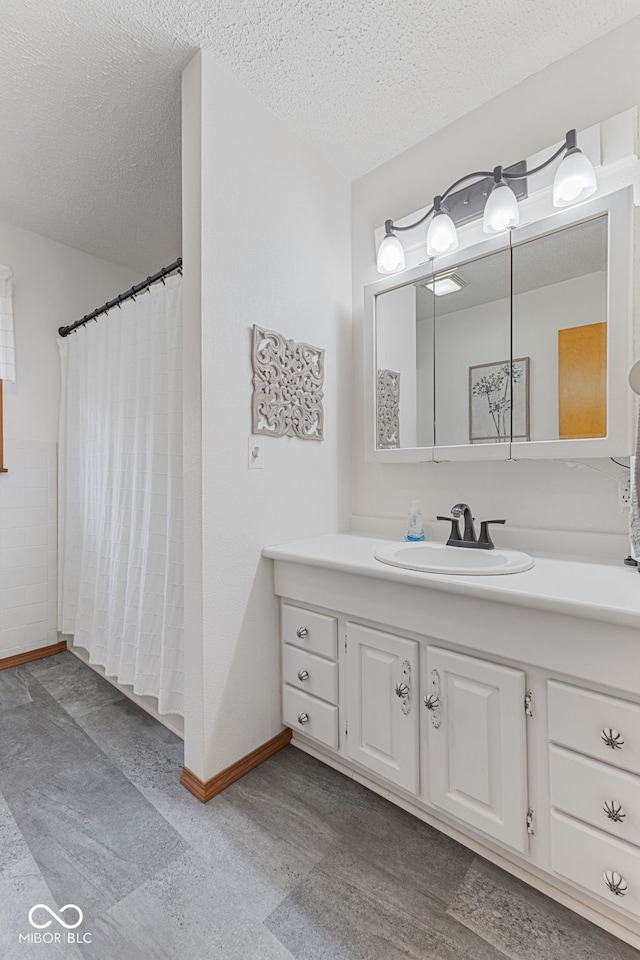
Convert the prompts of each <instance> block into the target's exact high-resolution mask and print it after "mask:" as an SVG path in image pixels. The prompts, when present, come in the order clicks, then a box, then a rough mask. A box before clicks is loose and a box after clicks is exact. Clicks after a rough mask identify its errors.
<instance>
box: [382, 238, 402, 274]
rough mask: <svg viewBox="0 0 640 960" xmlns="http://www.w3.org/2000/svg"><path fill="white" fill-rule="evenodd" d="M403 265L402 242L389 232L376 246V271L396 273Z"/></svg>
mask: <svg viewBox="0 0 640 960" xmlns="http://www.w3.org/2000/svg"><path fill="white" fill-rule="evenodd" d="M404 267H405V259H404V250H403V248H402V244H401V243H400V241H399V240H398V238H397V237H396V236H395V235H394V234H392V233H389V234H387V236H386V237H385V238H384V240H383V241H382V243H381V244H380V246H379V247H378V273H397V272H398V271H399V270H404Z"/></svg>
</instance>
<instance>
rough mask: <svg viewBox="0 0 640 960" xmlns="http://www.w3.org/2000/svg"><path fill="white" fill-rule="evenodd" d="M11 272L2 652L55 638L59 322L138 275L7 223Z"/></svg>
mask: <svg viewBox="0 0 640 960" xmlns="http://www.w3.org/2000/svg"><path fill="white" fill-rule="evenodd" d="M0 263H2V264H5V265H6V266H9V267H11V268H12V270H13V278H12V282H13V314H14V328H15V339H16V361H17V373H16V382H15V383H9V382H5V383H4V384H3V396H4V437H5V444H4V465H5V467H6V468H7V470H8V473H4V474H0V659H3V658H6V657H11V656H15V655H16V654H19V653H24V652H26V651H28V650H34V649H37V648H38V647H42V646H48V645H49V644H51V643H55V642H56V640H57V629H56V624H57V535H58V534H57V487H56V479H57V438H58V408H59V402H60V360H59V356H58V347H57V344H56V339H57V336H58V327H60V326H63V325H65V324H68V323H73V321H74V320H78V319H79V318H80V317H81V316H83V315H84V314H85V313H88V312H89V311H90V310H93V309H94V308H95V307H96V306H98V305H99V304H101V303H104V302H105V301H106V300H109V299H111V298H112V297H114V296H117V294H118V293H121V292H122V291H123V290H126V289H127V287H130V286H132V284H134V283H137V282H138V281H139V279H140V277H139V275H138V274H136V273H133V272H132V271H130V270H127V269H125V268H124V267H120V266H117V265H116V264H112V263H107V262H106V261H105V260H99V259H98V258H96V257H91V256H88V255H87V254H85V253H81V252H80V251H79V250H74V249H72V248H71V247H66V246H64V245H63V244H61V243H55V242H54V241H52V240H47V239H46V238H45V237H41V236H38V235H37V234H34V233H30V232H28V231H26V230H21V229H20V228H18V227H14V226H12V225H11V224H8V223H4V222H2V221H0Z"/></svg>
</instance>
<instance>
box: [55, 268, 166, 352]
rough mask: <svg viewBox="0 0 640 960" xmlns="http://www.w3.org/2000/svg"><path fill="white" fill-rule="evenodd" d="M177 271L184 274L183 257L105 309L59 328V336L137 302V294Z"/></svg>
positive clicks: (98, 308)
mask: <svg viewBox="0 0 640 960" xmlns="http://www.w3.org/2000/svg"><path fill="white" fill-rule="evenodd" d="M176 270H177V271H178V272H179V273H182V257H178V259H177V260H174V261H173V263H170V264H169V266H168V267H163V268H162V270H158V272H157V273H154V274H153V275H152V276H151V277H147V279H146V280H143V281H142V282H141V283H136V285H135V286H133V287H131V289H130V290H127V292H126V293H121V294H120V295H119V296H117V297H116V298H115V299H114V300H109V301H108V303H105V305H104V306H103V307H97V309H96V310H93V311H92V312H91V313H87V314H86V316H84V317H83V318H82V320H76V322H75V323H71V324H69V326H68V327H58V333H59V335H60V336H61V337H68V336H69V334H70V333H73V332H74V331H75V330H77V329H78V328H79V327H83V326H84V325H85V324H86V323H89V321H90V320H96V319H97V318H98V317H99V316H101V314H103V313H108V312H109V310H111V309H112V308H113V307H119V306H120V304H121V303H124V302H125V300H131V299H132V298H133V299H134V300H135V298H136V296H137V294H139V293H142V292H143V290H147V289H148V288H149V287H150V286H151V285H152V284H153V283H157V282H158V281H159V280H161V281H162V282H163V283H164V278H165V277H168V276H169V274H170V273H175V271H176Z"/></svg>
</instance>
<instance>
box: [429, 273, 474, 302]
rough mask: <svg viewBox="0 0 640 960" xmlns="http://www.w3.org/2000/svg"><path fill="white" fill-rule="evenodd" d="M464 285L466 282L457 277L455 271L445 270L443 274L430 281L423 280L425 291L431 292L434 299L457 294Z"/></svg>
mask: <svg viewBox="0 0 640 960" xmlns="http://www.w3.org/2000/svg"><path fill="white" fill-rule="evenodd" d="M465 285H466V280H463V279H462V277H460V276H458V274H457V273H456V272H455V270H447V271H446V272H445V273H438V274H436V276H435V277H433V278H432V279H431V280H425V281H424V283H423V286H425V287H426V288H427V290H433V292H434V294H435V295H436V297H444V296H446V294H448V293H457V291H458V290H462V288H463V287H464V286H465Z"/></svg>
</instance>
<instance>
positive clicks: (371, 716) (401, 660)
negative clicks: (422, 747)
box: [346, 623, 420, 793]
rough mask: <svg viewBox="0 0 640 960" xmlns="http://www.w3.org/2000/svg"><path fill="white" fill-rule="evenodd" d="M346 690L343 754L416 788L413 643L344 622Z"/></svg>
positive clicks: (416, 677)
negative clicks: (345, 750) (404, 691)
mask: <svg viewBox="0 0 640 960" xmlns="http://www.w3.org/2000/svg"><path fill="white" fill-rule="evenodd" d="M402 684H406V685H407V687H408V692H406V693H405V694H404V695H402V694H403V690H405V688H404V687H402V686H401V685H402ZM396 688H397V689H396ZM346 694H347V718H348V723H349V729H348V735H347V749H348V753H349V756H350V757H351V758H352V759H353V760H356V761H357V762H358V763H359V764H361V765H362V766H363V767H367V768H368V769H369V770H372V771H374V772H375V773H378V774H380V775H381V776H383V777H386V779H387V780H390V781H391V782H392V783H395V784H397V785H398V786H399V787H403V789H405V790H408V791H410V792H411V793H417V792H418V723H419V716H420V710H419V699H418V694H419V674H418V643H417V642H416V641H415V640H406V639H404V638H403V637H396V636H393V635H392V634H389V633H382V632H380V631H379V630H370V629H369V628H368V627H362V626H360V625H358V624H355V623H348V624H347V689H346Z"/></svg>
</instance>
